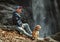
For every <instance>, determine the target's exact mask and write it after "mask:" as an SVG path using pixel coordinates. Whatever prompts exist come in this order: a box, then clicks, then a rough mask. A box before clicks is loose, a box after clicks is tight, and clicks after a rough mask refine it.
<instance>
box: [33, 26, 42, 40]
mask: <svg viewBox="0 0 60 42" xmlns="http://www.w3.org/2000/svg"><path fill="white" fill-rule="evenodd" d="M40 29H41V26H40V25H36V27H35V28H34V30H33V32H32V38H33V39H38V38H39V30H40Z"/></svg>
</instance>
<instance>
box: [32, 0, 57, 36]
mask: <svg viewBox="0 0 60 42" xmlns="http://www.w3.org/2000/svg"><path fill="white" fill-rule="evenodd" d="M54 1H55V3H54ZM52 4H53V5H52ZM54 4H56V0H53V1H51V0H32V10H33V17H34V20H35V25H37V24H39V25H41V27H42V29H41V30H40V37H46V36H49V35H52V34H54V33H56V32H57V30H58V29H57V28H58V20H57V21H56V19H57V17H55V16H56V15H55V14H56V12H55V9H53V7H54V8H55V7H57V6H54ZM56 9H57V8H56Z"/></svg>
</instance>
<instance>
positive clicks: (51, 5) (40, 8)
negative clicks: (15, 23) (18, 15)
mask: <svg viewBox="0 0 60 42" xmlns="http://www.w3.org/2000/svg"><path fill="white" fill-rule="evenodd" d="M59 2H60V1H59V0H10V1H9V0H0V23H1V24H4V25H12V24H11V23H10V22H11V17H12V12H13V11H14V7H15V6H16V5H21V6H23V8H24V9H23V13H22V21H23V22H27V23H28V24H29V25H30V27H31V29H33V27H34V26H35V25H37V24H39V25H41V26H42V29H41V30H40V37H46V36H50V35H53V34H55V33H57V32H60V22H59V21H60V8H59V7H60V3H59Z"/></svg>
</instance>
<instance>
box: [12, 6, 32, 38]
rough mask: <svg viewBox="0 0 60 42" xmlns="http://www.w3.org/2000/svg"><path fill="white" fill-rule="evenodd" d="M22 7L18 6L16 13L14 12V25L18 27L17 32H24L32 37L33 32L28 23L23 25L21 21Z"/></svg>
mask: <svg viewBox="0 0 60 42" xmlns="http://www.w3.org/2000/svg"><path fill="white" fill-rule="evenodd" d="M21 13H22V6H17V7H16V11H15V12H13V24H15V25H16V27H17V28H16V30H18V31H19V32H22V33H23V34H25V35H27V36H29V37H32V35H31V34H32V31H31V29H30V27H29V25H28V24H27V23H22V21H21V16H20V15H21Z"/></svg>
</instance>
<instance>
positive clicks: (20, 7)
mask: <svg viewBox="0 0 60 42" xmlns="http://www.w3.org/2000/svg"><path fill="white" fill-rule="evenodd" d="M18 8H19V9H22V8H23V7H22V6H16V7H15V9H18Z"/></svg>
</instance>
